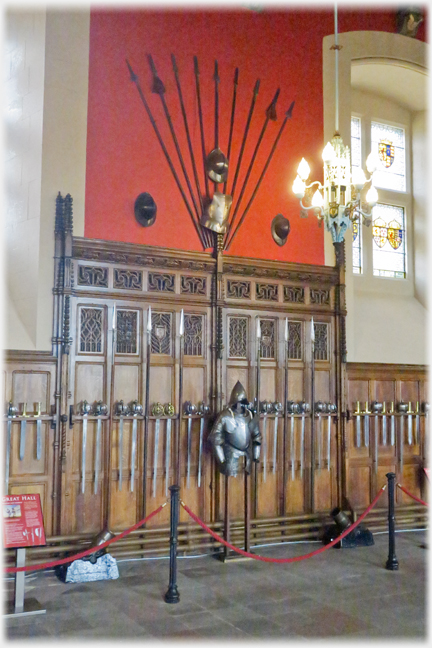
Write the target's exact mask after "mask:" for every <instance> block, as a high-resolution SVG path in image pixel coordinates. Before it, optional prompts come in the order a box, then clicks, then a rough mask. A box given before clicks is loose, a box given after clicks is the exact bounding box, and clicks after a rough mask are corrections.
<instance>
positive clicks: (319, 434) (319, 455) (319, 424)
mask: <svg viewBox="0 0 432 648" xmlns="http://www.w3.org/2000/svg"><path fill="white" fill-rule="evenodd" d="M321 432H322V430H321V414H318V425H317V433H318V434H317V435H316V440H317V445H318V469H319V470H321Z"/></svg>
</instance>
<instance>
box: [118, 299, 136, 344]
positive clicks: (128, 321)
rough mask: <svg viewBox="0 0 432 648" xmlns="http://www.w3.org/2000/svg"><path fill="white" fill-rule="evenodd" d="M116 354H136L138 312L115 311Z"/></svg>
mask: <svg viewBox="0 0 432 648" xmlns="http://www.w3.org/2000/svg"><path fill="white" fill-rule="evenodd" d="M116 340H117V346H116V350H117V353H133V354H136V353H138V312H137V311H130V310H117V322H116Z"/></svg>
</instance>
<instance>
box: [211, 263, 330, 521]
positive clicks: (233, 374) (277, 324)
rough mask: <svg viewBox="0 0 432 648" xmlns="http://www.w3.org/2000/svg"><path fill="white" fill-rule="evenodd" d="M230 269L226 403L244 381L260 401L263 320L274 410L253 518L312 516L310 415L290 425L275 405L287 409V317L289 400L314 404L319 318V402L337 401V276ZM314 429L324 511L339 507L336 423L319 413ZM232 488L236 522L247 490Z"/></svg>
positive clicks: (264, 394)
mask: <svg viewBox="0 0 432 648" xmlns="http://www.w3.org/2000/svg"><path fill="white" fill-rule="evenodd" d="M288 265H289V264H288ZM224 270H225V273H226V274H225V284H224V288H225V298H226V299H225V301H226V305H227V307H226V312H225V319H224V329H225V331H226V337H225V338H224V339H225V340H226V344H225V356H224V363H225V369H224V374H223V392H224V402H228V400H229V397H230V393H231V390H232V388H233V386H234V385H235V383H236V382H237V380H240V382H241V383H242V385H243V386H244V388H245V389H246V391H247V394H248V397H249V400H251V401H252V400H253V399H254V398H256V391H257V349H258V347H257V336H256V332H257V319H258V318H259V321H260V329H261V354H260V381H259V382H260V401H261V402H263V401H264V402H266V403H267V407H269V412H268V413H266V414H263V413H262V414H261V417H260V429H261V433H262V435H263V444H262V447H261V461H260V463H259V464H258V478H257V489H256V490H257V492H256V494H254V495H253V499H254V496H255V498H256V505H255V510H254V511H253V513H254V514H256V516H258V517H274V516H277V515H284V514H288V513H290V512H303V511H305V510H309V502H310V495H311V494H310V489H309V484H310V451H311V449H310V434H311V430H310V416H309V415H308V414H307V413H304V414H303V416H302V415H301V414H296V413H293V414H291V413H290V414H289V416H288V417H287V421H286V423H285V420H284V416H283V414H282V413H280V412H279V413H278V414H276V412H275V409H276V408H275V407H274V404H275V403H280V404H281V406H282V407H283V401H284V380H285V371H284V367H285V352H286V351H285V319H286V318H288V328H289V335H288V349H287V351H288V401H294V402H295V403H296V404H298V403H300V402H302V401H305V402H308V403H309V404H310V397H311V394H310V388H311V319H312V316H313V317H314V323H315V356H314V357H315V402H317V401H322V402H326V403H328V402H332V403H334V402H335V366H334V353H333V345H334V326H335V324H334V317H333V309H334V289H335V288H334V287H335V283H336V277H337V274H336V273H335V271H334V269H330V268H325V269H324V268H323V269H321V270H322V272H321V273H319V272H318V270H319V269H317V268H313V269H312V267H310V266H305V267H304V271H303V272H302V271H300V272H299V270H298V266H297V268H295V267H294V266H293V267H292V268H287V267H286V266H285V268H282V267H280V266H278V265H277V264H274V266H273V267H272V264H271V263H268V264H266V265H265V266H264V264H262V265H260V264H259V263H258V264H255V265H252V264H250V265H249V264H247V263H245V262H244V261H243V263H242V262H241V261H240V260H233V259H227V260H226V261H225V264H224ZM282 411H283V410H282ZM315 430H316V431H315V437H316V441H315V442H316V452H315V456H316V465H315V473H314V477H315V488H314V495H315V508H316V509H319V510H325V509H330V508H331V507H332V506H334V505H336V496H337V493H336V430H337V423H336V417H335V416H334V415H333V416H327V415H326V414H320V415H319V416H318V417H317V420H316V424H315ZM284 435H285V443H286V466H285V472H286V478H285V479H286V491H285V493H284V485H283V452H282V448H283V442H284V441H283V439H284ZM329 440H330V445H329ZM329 448H330V450H329ZM318 459H319V461H318ZM231 481H233V480H231ZM230 488H231V491H232V494H230V499H231V500H232V502H233V503H232V504H231V506H232V508H233V516H237V517H241V516H242V510H243V492H242V488H243V487H242V484H241V483H240V481H239V480H236V481H235V482H234V483H233V484H232V485H231V486H230Z"/></svg>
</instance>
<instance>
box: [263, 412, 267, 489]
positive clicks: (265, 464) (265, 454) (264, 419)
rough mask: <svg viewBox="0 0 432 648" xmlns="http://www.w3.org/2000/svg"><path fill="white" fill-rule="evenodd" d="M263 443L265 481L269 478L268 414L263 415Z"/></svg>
mask: <svg viewBox="0 0 432 648" xmlns="http://www.w3.org/2000/svg"><path fill="white" fill-rule="evenodd" d="M262 444H263V481H264V482H265V480H266V478H267V414H264V415H263V431H262Z"/></svg>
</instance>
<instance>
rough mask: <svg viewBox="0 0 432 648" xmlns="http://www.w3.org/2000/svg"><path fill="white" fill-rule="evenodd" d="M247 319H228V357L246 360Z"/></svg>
mask: <svg viewBox="0 0 432 648" xmlns="http://www.w3.org/2000/svg"><path fill="white" fill-rule="evenodd" d="M247 323H248V321H247V318H246V317H230V318H229V357H230V358H247Z"/></svg>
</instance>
